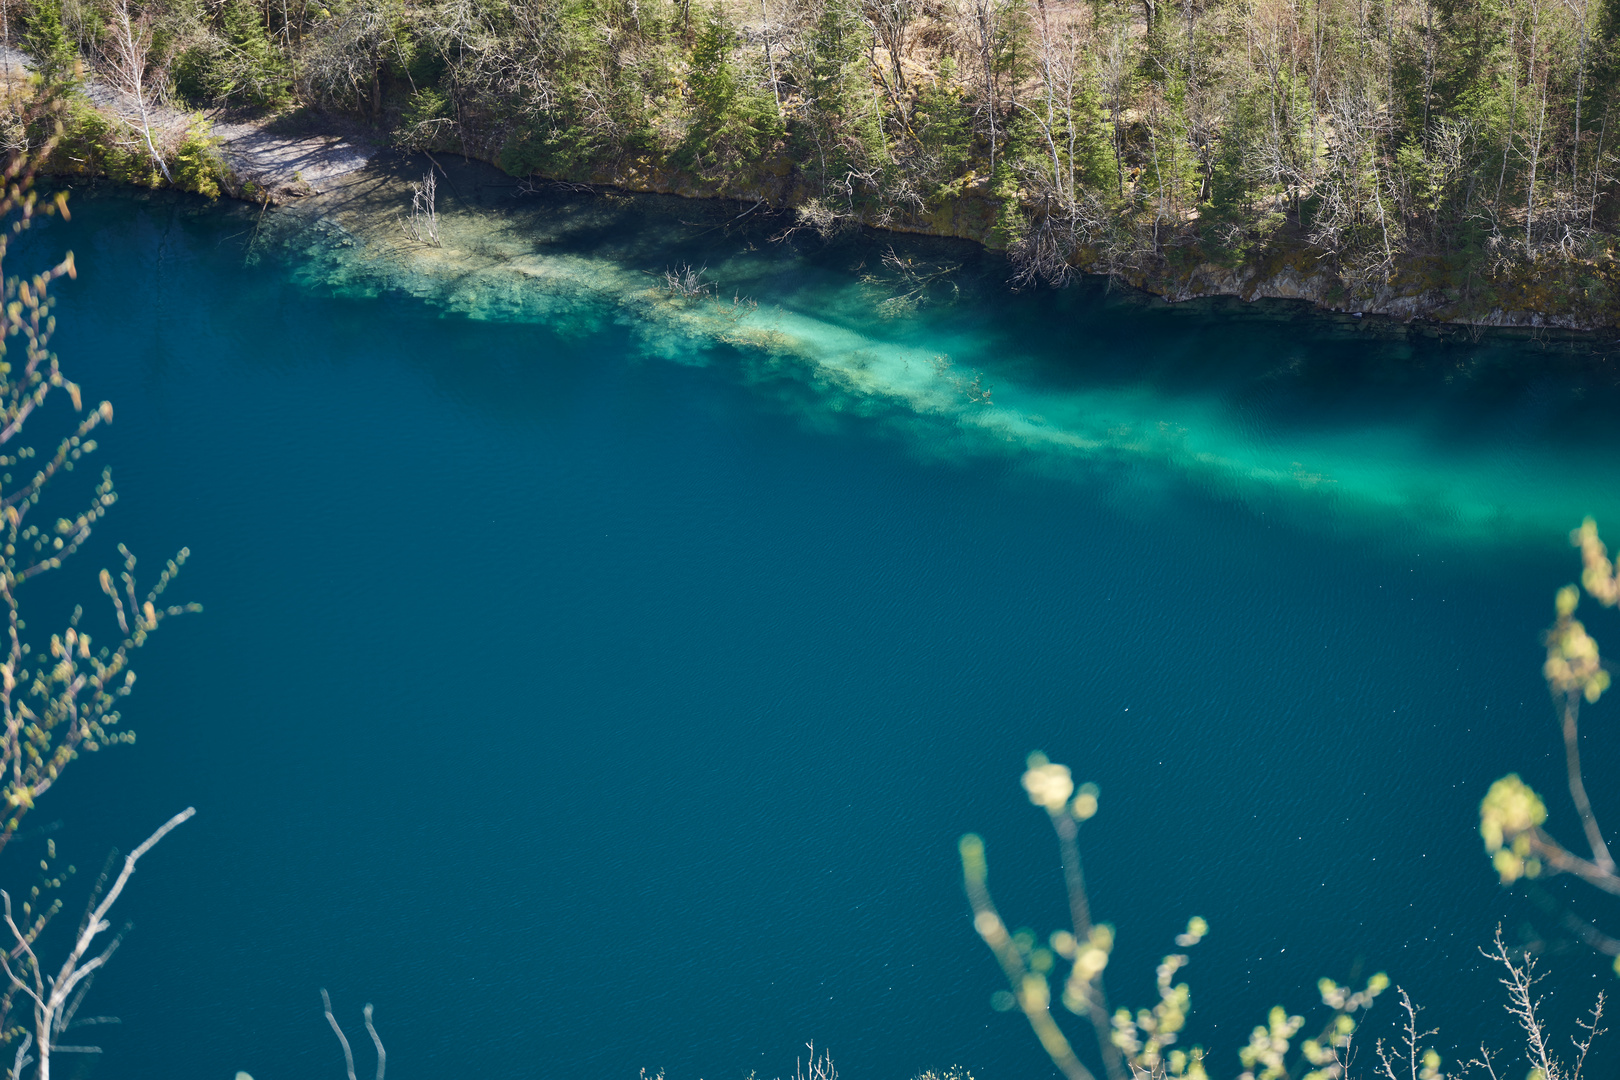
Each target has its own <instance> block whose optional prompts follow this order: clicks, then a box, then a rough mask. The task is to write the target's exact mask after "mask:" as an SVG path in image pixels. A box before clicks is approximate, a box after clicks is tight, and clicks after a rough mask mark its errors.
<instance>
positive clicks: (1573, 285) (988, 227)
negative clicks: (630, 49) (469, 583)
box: [567, 155, 1620, 330]
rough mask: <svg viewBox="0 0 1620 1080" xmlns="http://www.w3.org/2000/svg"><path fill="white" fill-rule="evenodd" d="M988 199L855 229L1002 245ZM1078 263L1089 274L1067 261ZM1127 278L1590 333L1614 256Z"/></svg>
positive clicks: (766, 194) (697, 184)
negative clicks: (1484, 271) (1368, 274)
mask: <svg viewBox="0 0 1620 1080" xmlns="http://www.w3.org/2000/svg"><path fill="white" fill-rule="evenodd" d="M567 179H569V180H577V181H580V182H585V183H590V184H596V185H601V186H604V187H612V188H618V189H620V190H624V191H636V192H656V193H659V194H664V195H680V196H685V197H687V198H695V199H715V198H723V199H735V200H738V201H740V202H746V203H764V204H765V205H767V206H770V207H774V208H778V209H784V208H789V209H790V208H796V207H802V206H806V205H807V204H808V203H809V202H810V200H812V199H813V198H814V195H815V193H814V192H813V191H811V190H809V189H808V188H807V187H806V185H804V183H803V182H802V181H801V179H800V177H799V176H798V174H797V172H796V171H795V170H794V168H793V163H792V162H791V161H790V160H789V159H788V158H786V157H785V156H782V155H778V156H776V157H774V158H768V159H766V160H765V161H764V162H761V163H760V165H759V166H758V167H756V168H754V169H744V170H740V171H739V174H738V175H737V176H736V177H734V178H726V179H721V180H706V179H703V178H700V177H695V176H692V175H690V174H687V173H680V172H676V171H673V170H669V169H664V168H661V167H659V166H658V165H657V164H656V163H654V162H651V161H647V160H641V161H632V162H629V163H627V164H625V165H622V166H618V167H612V168H608V167H603V168H599V169H596V170H594V171H592V172H591V173H589V174H588V175H585V176H580V177H568V178H567ZM996 222H997V204H996V202H995V201H994V200H993V199H991V198H990V196H989V193H988V191H981V192H978V193H973V192H970V193H968V194H964V195H961V196H959V197H957V198H955V199H952V200H949V201H946V202H944V203H942V204H940V205H939V206H937V207H930V208H928V210H927V211H926V212H924V213H922V214H918V215H911V216H902V215H892V216H888V217H884V218H881V219H877V218H873V217H871V216H867V217H866V218H863V219H862V221H861V224H863V225H868V226H871V227H874V228H880V229H888V230H892V231H895V232H906V233H920V234H924V235H930V236H949V237H956V238H958V239H963V240H972V241H975V242H977V243H981V244H985V245H987V246H990V247H997V246H1000V245H999V243H998V238H997V236H996ZM1076 265H1077V267H1078V269H1080V270H1081V271H1085V272H1092V271H1094V269H1095V268H1094V267H1093V266H1088V265H1087V264H1086V262H1085V261H1084V253H1081V254H1080V255H1079V256H1078V257H1077V259H1076ZM1120 276H1121V277H1123V278H1124V279H1125V280H1126V281H1128V282H1129V283H1130V284H1131V285H1134V286H1136V287H1137V288H1140V289H1143V290H1145V291H1147V292H1151V293H1155V294H1157V295H1159V296H1163V297H1164V298H1165V299H1166V300H1169V301H1171V302H1177V301H1183V300H1191V299H1194V298H1197V297H1207V296H1236V297H1240V298H1241V299H1243V300H1248V301H1253V300H1265V299H1278V300H1304V301H1308V302H1310V303H1312V304H1315V305H1316V306H1318V307H1321V308H1324V309H1327V310H1331V311H1340V312H1348V313H1358V312H1359V313H1365V314H1368V315H1382V316H1388V317H1391V318H1397V319H1403V320H1408V321H1410V320H1413V319H1429V320H1433V321H1436V322H1449V323H1463V324H1469V325H1476V326H1494V327H1524V328H1552V329H1562V330H1595V329H1599V328H1606V327H1616V326H1620V263H1616V262H1615V261H1614V260H1612V259H1609V260H1605V261H1603V262H1596V261H1588V262H1575V261H1564V262H1560V263H1558V264H1557V265H1556V266H1551V267H1547V268H1544V269H1538V268H1534V267H1532V268H1525V267H1515V268H1510V269H1508V270H1506V271H1504V272H1502V273H1500V274H1498V275H1495V276H1483V275H1481V274H1480V272H1479V270H1478V268H1477V267H1470V266H1467V265H1464V264H1463V263H1462V260H1460V259H1453V260H1448V259H1446V258H1442V257H1435V256H1430V257H1424V258H1415V259H1410V260H1408V261H1406V262H1404V263H1403V264H1401V265H1400V266H1399V268H1398V269H1397V271H1396V273H1395V274H1394V275H1392V277H1391V279H1390V280H1389V281H1388V282H1384V283H1379V284H1374V285H1372V286H1369V287H1364V288H1360V289H1358V288H1354V287H1352V286H1351V285H1349V284H1347V283H1346V282H1345V281H1344V280H1343V279H1342V278H1341V277H1340V276H1339V275H1338V274H1337V273H1335V272H1334V271H1333V269H1332V268H1331V267H1330V266H1329V265H1327V264H1326V263H1325V262H1324V260H1323V259H1322V257H1321V255H1320V253H1318V252H1314V251H1311V250H1310V249H1308V248H1305V247H1302V246H1293V247H1288V246H1282V247H1274V248H1269V249H1265V250H1262V251H1260V252H1259V253H1258V254H1257V255H1255V256H1254V257H1252V258H1251V259H1249V260H1247V261H1245V262H1242V263H1240V264H1238V265H1235V266H1233V265H1226V264H1223V263H1219V262H1215V261H1209V260H1201V259H1198V258H1196V257H1195V258H1193V259H1191V260H1186V261H1183V262H1181V263H1180V264H1179V265H1172V264H1171V263H1169V262H1161V263H1160V264H1159V265H1157V266H1153V267H1150V268H1149V269H1146V270H1133V271H1126V272H1124V273H1122V274H1121V275H1120Z"/></svg>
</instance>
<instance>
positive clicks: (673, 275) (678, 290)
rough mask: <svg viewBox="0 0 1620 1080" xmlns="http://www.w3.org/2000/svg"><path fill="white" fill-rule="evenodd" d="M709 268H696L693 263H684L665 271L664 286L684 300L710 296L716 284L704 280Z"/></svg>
mask: <svg viewBox="0 0 1620 1080" xmlns="http://www.w3.org/2000/svg"><path fill="white" fill-rule="evenodd" d="M707 270H708V267H707V266H699V267H696V268H694V267H693V266H692V264H691V263H682V264H681V265H680V266H677V267H674V268H673V269H669V270H665V271H664V287H665V288H666V289H668V290H669V292H670V295H672V296H678V297H680V298H681V299H683V300H695V299H698V298H699V297H704V296H708V295H709V294H710V293H711V292H713V291H714V284H713V283H712V282H708V281H704V280H703V275H704V272H705V271H707Z"/></svg>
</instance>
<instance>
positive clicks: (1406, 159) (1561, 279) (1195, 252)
mask: <svg viewBox="0 0 1620 1080" xmlns="http://www.w3.org/2000/svg"><path fill="white" fill-rule="evenodd" d="M12 10H13V11H14V12H15V16H14V18H13V21H12V22H10V23H8V24H7V25H8V27H12V28H13V32H14V33H16V32H17V29H16V28H18V27H20V33H18V36H17V38H16V41H17V43H18V44H20V45H22V47H24V48H25V49H27V50H28V51H29V52H30V53H31V54H32V55H33V56H34V57H35V58H36V61H35V62H36V64H37V66H38V70H39V72H40V74H41V76H42V77H43V78H44V79H46V80H47V81H50V80H55V81H63V80H68V81H71V80H72V79H74V78H75V72H76V71H79V70H82V69H80V68H79V67H78V66H77V65H78V63H79V62H80V61H82V62H84V63H85V64H88V65H89V67H90V68H91V69H93V70H99V71H101V72H102V73H103V74H105V75H107V76H108V77H109V78H110V79H111V81H113V82H114V83H116V84H117V85H118V86H119V87H121V88H122V89H123V90H124V91H125V93H126V95H133V99H138V103H139V105H140V109H139V110H138V111H139V115H140V117H141V118H142V119H141V123H142V124H143V125H144V124H145V123H146V122H145V117H146V116H147V115H148V99H152V100H154V101H156V100H158V99H162V100H164V101H166V102H168V103H169V104H170V105H181V106H184V107H197V106H203V105H219V104H227V105H242V106H252V107H258V108H271V109H283V108H287V107H293V106H302V107H309V108H318V109H324V110H331V111H334V112H338V113H343V114H347V115H349V116H351V117H354V118H357V119H360V120H363V121H365V122H367V123H369V124H372V125H374V126H376V127H378V128H379V129H382V130H385V131H387V132H389V133H391V135H392V137H393V138H394V139H395V140H396V141H397V142H398V143H399V144H400V145H402V146H405V147H409V148H416V149H426V150H429V151H441V150H442V151H457V152H461V153H465V154H468V155H471V156H477V157H481V158H484V159H487V160H491V161H494V162H496V163H498V164H500V165H501V166H502V167H504V168H505V169H507V170H508V171H509V172H511V173H513V174H516V175H531V174H541V175H545V176H550V177H555V178H565V179H570V180H582V181H597V182H608V183H615V184H620V185H623V186H627V187H632V188H644V189H645V188H651V189H658V190H672V191H680V192H683V193H690V194H731V195H735V196H738V197H746V198H753V199H759V200H763V201H767V202H770V203H773V204H776V205H787V206H793V207H795V208H796V210H797V213H798V216H799V220H800V223H801V224H802V225H804V226H808V227H812V228H815V229H818V230H821V231H823V232H827V231H831V230H835V229H838V228H839V227H841V226H842V225H844V224H846V223H850V222H865V223H870V224H877V225H884V226H891V227H900V228H910V229H918V230H924V231H932V232H942V233H950V234H955V235H964V236H972V237H974V238H977V239H981V240H987V241H990V242H992V243H997V244H1000V245H1004V246H1006V247H1008V249H1009V250H1010V252H1011V254H1012V256H1013V258H1014V261H1015V263H1016V267H1017V274H1018V277H1019V278H1020V280H1024V281H1034V280H1047V281H1061V280H1063V279H1064V278H1065V277H1066V276H1067V275H1068V274H1069V273H1070V272H1072V271H1073V270H1074V269H1075V268H1077V267H1078V268H1085V269H1088V270H1100V271H1105V272H1109V273H1114V274H1119V275H1123V276H1126V277H1128V278H1130V279H1132V280H1137V281H1144V282H1147V281H1152V282H1156V283H1158V284H1159V285H1160V286H1162V287H1163V288H1165V289H1166V291H1170V290H1172V289H1173V290H1176V291H1179V292H1183V293H1190V292H1198V291H1232V288H1233V284H1234V282H1235V281H1237V280H1238V279H1234V278H1231V277H1230V273H1231V272H1232V271H1234V270H1238V269H1242V270H1244V271H1245V272H1246V273H1248V274H1249V275H1250V278H1251V279H1252V278H1253V277H1254V275H1262V276H1264V277H1266V278H1267V279H1270V280H1276V281H1281V280H1284V279H1290V280H1292V279H1302V278H1303V279H1313V278H1314V279H1320V280H1323V281H1331V284H1330V285H1329V286H1326V287H1325V288H1326V290H1327V291H1326V292H1324V291H1323V287H1317V288H1316V289H1315V292H1314V294H1313V295H1315V297H1316V298H1317V299H1329V300H1331V299H1334V298H1335V297H1337V298H1338V299H1339V300H1340V301H1341V302H1342V303H1345V304H1352V303H1353V302H1354V301H1355V300H1356V299H1357V298H1371V297H1375V296H1378V295H1388V294H1390V293H1391V292H1392V291H1393V292H1401V293H1402V294H1405V295H1410V294H1412V293H1413V292H1414V290H1416V291H1419V292H1421V291H1423V290H1424V289H1429V290H1431V291H1433V292H1434V293H1435V295H1434V296H1433V297H1432V298H1431V300H1430V301H1429V306H1430V307H1436V306H1440V307H1443V306H1445V305H1447V304H1450V305H1451V306H1452V308H1454V309H1455V314H1457V315H1458V317H1465V316H1467V315H1468V314H1469V313H1470V312H1472V313H1473V314H1475V315H1479V314H1482V313H1483V309H1482V307H1481V305H1487V304H1494V305H1496V306H1497V307H1506V308H1510V309H1511V308H1515V307H1517V308H1521V309H1525V310H1551V309H1554V308H1560V309H1568V310H1582V311H1592V310H1600V309H1603V308H1604V307H1605V305H1607V304H1609V303H1611V302H1612V300H1613V297H1614V292H1613V290H1614V288H1615V282H1616V281H1617V280H1620V277H1617V274H1620V269H1617V264H1616V263H1615V261H1614V257H1613V255H1614V252H1613V247H1614V240H1615V228H1616V224H1617V221H1620V218H1617V214H1620V206H1617V204H1616V201H1615V195H1616V170H1615V163H1616V161H1617V160H1620V158H1617V156H1616V150H1617V146H1620V131H1615V130H1611V129H1613V128H1614V127H1615V126H1616V125H1615V124H1614V123H1613V121H1614V119H1615V118H1614V117H1613V115H1612V112H1613V104H1614V97H1615V90H1616V87H1617V78H1616V76H1617V73H1620V69H1617V66H1616V65H1617V64H1620V52H1617V51H1616V49H1615V41H1616V35H1617V32H1620V6H1617V5H1616V4H1615V3H1614V2H1613V0H1556V2H1555V0H1181V2H1179V3H1167V2H1161V0H1085V2H1077V0H1033V2H1031V0H724V2H722V0H715V2H713V3H706V2H704V0H699V2H698V3H695V4H694V3H693V2H692V0H335V2H332V3H329V4H321V3H310V2H309V0H296V2H292V0H280V2H277V0H263V2H255V0H218V2H215V0H145V3H143V4H132V3H130V2H129V0H23V2H21V3H18V4H16V5H14V6H13V8H12ZM113 76H116V77H113ZM86 123H88V122H86ZM82 126H83V125H81V127H82ZM128 134H129V138H127V139H125V140H123V141H124V142H127V143H129V144H130V147H131V148H132V149H136V150H138V149H141V147H140V146H139V144H140V143H141V142H142V141H143V140H142V139H141V138H138V137H137V135H136V133H134V132H131V133H128ZM145 135H146V137H145V139H144V142H145V144H146V146H147V147H150V145H151V139H150V128H149V125H147V131H146V133H145ZM114 141H116V140H114ZM105 142H106V140H103V144H105ZM80 156H81V157H82V155H80ZM190 156H191V157H193V158H196V157H197V156H198V154H197V151H196V149H195V148H194V149H193V151H192V153H191V155H190ZM147 157H149V158H154V159H157V166H158V170H159V171H161V170H162V168H163V167H164V166H163V160H162V155H161V154H158V153H156V152H155V151H154V152H153V153H151V154H148V155H147ZM106 167H107V168H108V169H116V168H118V167H120V166H116V165H115V164H114V163H112V162H110V161H109V162H108V163H107V166H106ZM125 167H126V168H127V166H125ZM191 186H197V185H196V184H195V183H193V184H192V185H191ZM1549 267H1550V268H1555V269H1556V271H1557V274H1556V280H1549V276H1548V273H1547V271H1548V268H1549ZM1223 275H1225V276H1223ZM1296 291H1299V289H1298V286H1297V285H1296ZM1304 291H1305V292H1309V291H1310V289H1306V290H1304ZM1330 294H1331V295H1330Z"/></svg>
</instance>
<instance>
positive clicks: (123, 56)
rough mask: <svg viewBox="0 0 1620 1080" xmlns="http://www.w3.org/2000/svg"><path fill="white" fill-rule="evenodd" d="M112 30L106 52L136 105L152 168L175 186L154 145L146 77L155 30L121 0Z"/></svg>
mask: <svg viewBox="0 0 1620 1080" xmlns="http://www.w3.org/2000/svg"><path fill="white" fill-rule="evenodd" d="M110 30H111V33H110V34H109V36H108V44H107V49H106V56H107V63H108V66H109V67H110V68H111V69H112V73H113V78H114V79H115V81H116V82H117V84H118V88H119V89H120V90H122V91H123V92H124V93H125V94H126V95H127V96H128V97H129V98H130V100H131V101H133V102H134V103H135V110H136V112H137V114H138V115H139V116H140V120H141V137H142V138H143V139H145V140H146V152H147V153H148V154H150V155H151V157H152V164H154V165H156V166H157V167H158V171H159V172H161V173H163V179H165V180H167V181H169V182H170V183H173V182H174V177H173V176H170V175H169V166H168V164H167V163H166V162H165V161H164V160H163V155H162V154H160V153H158V149H157V147H156V146H155V145H154V144H153V142H152V118H151V111H150V101H149V99H150V96H151V92H150V90H149V88H148V87H147V77H146V68H147V60H148V57H149V56H150V54H151V50H152V29H151V26H150V24H149V23H148V21H147V19H146V18H145V16H142V17H140V18H137V19H131V18H130V15H129V0H118V5H117V7H115V8H114V9H113V17H112V26H111V27H110Z"/></svg>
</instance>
